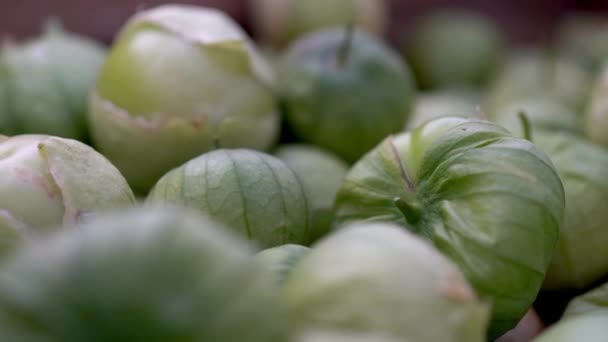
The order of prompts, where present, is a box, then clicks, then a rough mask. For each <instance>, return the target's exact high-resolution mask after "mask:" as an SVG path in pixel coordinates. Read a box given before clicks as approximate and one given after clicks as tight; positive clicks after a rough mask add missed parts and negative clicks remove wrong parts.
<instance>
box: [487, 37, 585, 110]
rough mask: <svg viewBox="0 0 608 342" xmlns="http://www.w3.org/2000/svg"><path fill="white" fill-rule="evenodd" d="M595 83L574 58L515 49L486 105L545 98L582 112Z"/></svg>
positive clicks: (499, 74)
mask: <svg viewBox="0 0 608 342" xmlns="http://www.w3.org/2000/svg"><path fill="white" fill-rule="evenodd" d="M592 84H593V78H592V75H591V74H590V73H589V71H588V70H586V69H585V68H584V67H583V66H581V65H580V64H577V63H576V62H574V61H572V60H569V59H567V58H564V57H561V56H553V55H549V54H548V53H547V52H543V51H542V50H535V49H522V50H516V51H515V52H513V53H512V55H511V56H509V57H507V59H506V61H505V63H504V65H503V67H502V68H501V69H500V71H499V72H498V73H497V74H496V76H495V77H494V79H493V80H492V82H491V83H490V85H489V87H488V94H487V98H486V104H485V105H484V108H486V110H487V111H489V112H492V111H494V109H496V108H498V107H501V106H504V105H505V104H509V103H511V102H513V101H519V100H521V99H526V98H545V99H550V100H552V101H553V102H555V103H559V104H561V105H563V106H565V107H568V108H569V109H570V110H571V112H573V113H577V114H579V113H581V112H583V111H584V108H585V106H586V104H587V102H588V98H589V95H590V92H591V86H592Z"/></svg>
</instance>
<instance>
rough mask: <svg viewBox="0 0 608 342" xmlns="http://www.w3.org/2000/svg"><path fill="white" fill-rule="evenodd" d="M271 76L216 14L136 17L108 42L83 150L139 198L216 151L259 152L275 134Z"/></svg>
mask: <svg viewBox="0 0 608 342" xmlns="http://www.w3.org/2000/svg"><path fill="white" fill-rule="evenodd" d="M271 71H272V70H271V69H270V67H269V66H268V65H267V64H266V62H265V61H264V60H263V59H262V57H261V55H260V54H259V53H258V51H257V50H256V48H255V47H254V46H253V43H252V42H251V41H250V39H249V38H248V37H247V36H246V34H245V33H244V31H243V30H242V29H241V28H240V27H239V26H238V25H237V24H236V23H235V22H234V21H233V20H232V19H230V18H229V17H228V16H227V15H225V14H224V13H222V12H220V11H217V10H214V9H208V8H201V7H195V6H186V5H165V6H160V7H156V8H152V9H149V10H145V11H141V12H139V13H137V14H136V15H135V16H134V17H132V18H131V19H130V20H129V21H128V22H127V24H126V25H125V26H124V27H123V29H122V31H121V33H120V34H119V35H118V37H117V39H116V41H115V43H114V46H113V47H112V50H111V51H110V54H109V56H108V58H107V60H106V62H105V64H104V66H103V69H102V71H101V74H100V77H99V79H98V81H97V86H96V89H95V92H94V93H93V94H92V95H91V98H90V112H89V118H90V121H91V127H92V134H93V141H94V143H95V145H96V146H97V147H98V148H99V150H100V151H101V152H102V153H103V154H104V155H106V156H107V157H108V158H109V159H110V160H111V161H112V162H113V163H114V164H115V165H116V166H117V167H118V169H119V170H121V172H122V173H123V174H124V175H125V177H126V178H127V180H128V181H129V183H130V184H131V186H132V187H133V188H134V189H135V190H136V191H137V192H140V193H145V192H147V191H148V190H149V188H150V187H152V185H154V183H155V182H156V181H157V180H158V179H159V178H160V177H161V176H162V175H163V174H165V173H166V172H167V171H169V170H171V169H172V168H174V167H176V166H178V165H180V164H182V163H184V162H186V161H187V160H189V159H191V158H193V157H196V156H198V155H200V154H201V153H204V152H206V151H209V150H211V149H213V147H214V146H215V143H216V142H217V141H219V142H220V143H221V145H222V146H224V147H247V148H253V149H260V150H262V149H268V148H270V147H271V146H272V145H273V144H274V142H275V140H276V138H277V135H278V130H279V116H278V113H277V111H276V108H275V107H276V106H275V97H274V93H273V90H272V87H273V86H274V75H273V73H272V72H271Z"/></svg>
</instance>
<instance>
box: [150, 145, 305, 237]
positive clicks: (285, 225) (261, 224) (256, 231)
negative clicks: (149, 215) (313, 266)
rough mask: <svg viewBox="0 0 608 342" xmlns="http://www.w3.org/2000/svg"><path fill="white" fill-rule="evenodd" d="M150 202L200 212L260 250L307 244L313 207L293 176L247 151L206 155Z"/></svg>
mask: <svg viewBox="0 0 608 342" xmlns="http://www.w3.org/2000/svg"><path fill="white" fill-rule="evenodd" d="M148 202H151V203H159V202H160V203H170V204H177V205H183V206H187V207H191V208H195V209H198V210H200V211H202V212H204V213H206V214H207V215H209V216H210V217H212V218H214V219H216V220H217V221H219V222H222V223H224V224H225V225H226V226H227V227H230V228H232V229H233V230H235V231H237V232H239V233H240V234H242V235H243V236H245V237H247V238H248V239H250V240H253V241H256V242H257V243H259V244H260V245H261V246H262V247H265V248H268V247H274V246H279V245H283V244H289V243H293V244H302V245H305V244H308V243H309V241H310V238H311V236H310V235H311V231H310V225H311V222H310V221H311V218H310V215H311V213H310V205H309V203H308V198H307V197H306V194H305V190H304V187H303V186H302V184H301V183H300V180H299V179H298V178H297V176H296V175H295V173H294V172H293V171H292V170H291V169H290V168H289V167H287V165H285V163H283V162H282V161H281V160H279V159H278V158H275V157H273V156H271V155H268V154H265V153H262V152H257V151H253V150H246V149H234V150H231V149H219V150H215V151H212V152H208V153H205V154H203V155H201V156H199V157H197V158H195V159H192V160H190V161H188V162H187V163H185V164H184V165H182V166H180V167H178V168H175V169H173V170H171V171H170V172H169V173H167V174H166V175H164V176H163V177H162V178H161V179H160V180H159V181H158V183H157V184H156V185H155V186H154V188H153V189H152V190H151V191H150V195H149V196H148Z"/></svg>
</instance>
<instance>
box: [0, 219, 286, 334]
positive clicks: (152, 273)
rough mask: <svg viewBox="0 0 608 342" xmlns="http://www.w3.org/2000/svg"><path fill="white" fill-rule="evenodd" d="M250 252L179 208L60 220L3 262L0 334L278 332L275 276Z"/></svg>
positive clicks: (247, 248) (211, 224) (244, 243)
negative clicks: (60, 227) (71, 222)
mask: <svg viewBox="0 0 608 342" xmlns="http://www.w3.org/2000/svg"><path fill="white" fill-rule="evenodd" d="M252 255H253V250H252V249H251V247H250V246H248V244H247V243H246V242H244V241H241V240H240V239H238V238H236V237H234V236H232V235H230V234H228V233H227V232H226V231H225V229H222V228H220V227H219V225H218V224H216V223H214V222H211V221H209V220H207V219H205V218H203V217H199V216H198V215H196V214H193V213H191V212H188V211H183V210H177V209H167V208H151V209H150V208H146V209H136V210H132V211H127V212H118V213H114V214H111V215H107V216H105V215H104V216H103V217H99V218H97V219H95V220H93V221H91V222H90V223H87V224H84V225H79V226H76V227H66V229H65V230H64V231H63V232H61V233H59V234H58V235H57V236H54V237H53V238H51V239H50V240H48V241H40V242H34V243H30V244H27V245H26V246H25V248H24V249H23V250H22V251H20V252H19V253H17V254H16V256H15V257H14V258H11V259H10V260H9V261H8V262H7V263H6V264H5V265H4V267H3V269H2V270H1V271H0V340H2V341H19V342H82V341H91V342H93V341H104V342H122V341H130V342H138V341H142V342H143V341H145V342H161V341H164V342H166V341H172V342H187V341H226V342H242V341H251V342H257V341H259V342H270V341H283V339H280V334H281V330H282V329H283V325H282V321H281V317H280V316H279V314H278V311H277V303H276V300H275V297H276V296H275V294H273V291H272V286H271V285H272V284H271V281H270V279H269V278H266V277H263V276H261V275H262V274H261V273H260V272H259V269H258V268H257V267H256V266H255V265H254V263H253V262H252Z"/></svg>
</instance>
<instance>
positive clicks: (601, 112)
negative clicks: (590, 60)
mask: <svg viewBox="0 0 608 342" xmlns="http://www.w3.org/2000/svg"><path fill="white" fill-rule="evenodd" d="M584 127H585V134H586V135H587V137H588V138H589V139H591V141H593V142H594V143H597V144H599V145H602V146H603V147H605V148H608V66H607V67H606V68H605V69H604V71H603V72H602V73H601V75H600V77H599V78H598V79H597V81H596V84H595V87H594V89H593V94H592V96H591V100H590V103H589V105H588V107H587V112H586V113H585V118H584Z"/></svg>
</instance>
